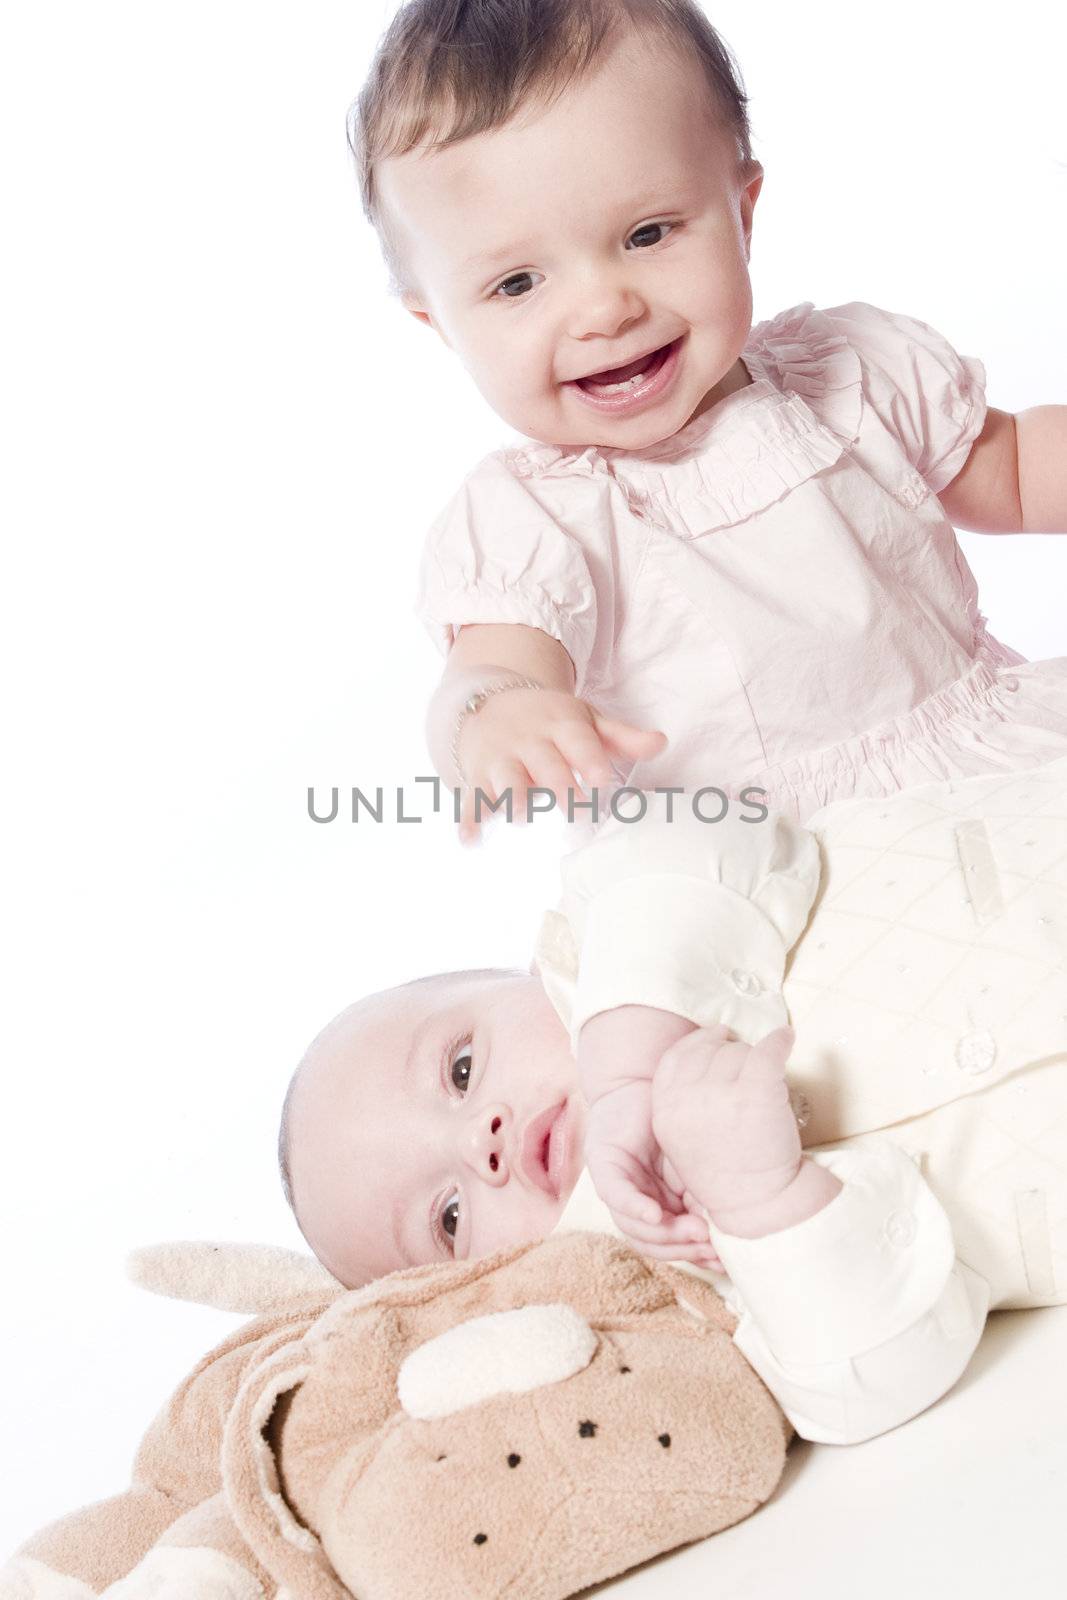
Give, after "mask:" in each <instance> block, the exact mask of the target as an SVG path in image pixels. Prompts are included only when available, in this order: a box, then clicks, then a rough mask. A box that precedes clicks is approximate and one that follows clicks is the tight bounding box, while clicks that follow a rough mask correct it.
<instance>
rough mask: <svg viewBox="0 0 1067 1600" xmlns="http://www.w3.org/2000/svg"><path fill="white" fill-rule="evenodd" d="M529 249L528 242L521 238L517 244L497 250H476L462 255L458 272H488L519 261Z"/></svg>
mask: <svg viewBox="0 0 1067 1600" xmlns="http://www.w3.org/2000/svg"><path fill="white" fill-rule="evenodd" d="M530 249H531V246H530V244H529V243H528V242H527V241H526V240H523V241H521V242H520V243H518V244H509V245H503V246H502V247H501V248H500V249H498V250H493V249H489V250H476V251H475V252H474V253H473V255H469V256H466V257H464V259H463V260H462V261H461V262H460V264H459V271H460V272H474V271H476V270H480V271H483V272H490V271H492V270H493V268H495V267H506V266H507V265H508V264H509V263H510V262H513V261H521V260H522V258H523V256H524V255H526V254H528V253H529V251H530Z"/></svg>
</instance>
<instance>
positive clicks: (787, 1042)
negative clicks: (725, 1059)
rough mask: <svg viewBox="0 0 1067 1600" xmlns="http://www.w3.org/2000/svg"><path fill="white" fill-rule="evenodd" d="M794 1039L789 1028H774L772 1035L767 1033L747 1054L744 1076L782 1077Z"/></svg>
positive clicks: (794, 1035)
mask: <svg viewBox="0 0 1067 1600" xmlns="http://www.w3.org/2000/svg"><path fill="white" fill-rule="evenodd" d="M795 1038H796V1034H795V1033H794V1031H793V1029H792V1028H790V1027H784V1028H775V1029H774V1031H773V1032H772V1033H768V1034H767V1035H766V1037H765V1038H763V1039H761V1040H760V1041H759V1043H758V1044H755V1045H753V1046H752V1049H751V1050H750V1051H749V1052H748V1056H747V1059H746V1061H745V1076H746V1077H753V1078H755V1077H770V1078H780V1077H782V1076H783V1075H784V1073H785V1066H786V1062H787V1061H788V1060H789V1054H790V1051H791V1050H792V1048H793V1041H794V1039H795Z"/></svg>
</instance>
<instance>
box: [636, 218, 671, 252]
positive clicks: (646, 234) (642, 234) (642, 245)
mask: <svg viewBox="0 0 1067 1600" xmlns="http://www.w3.org/2000/svg"><path fill="white" fill-rule="evenodd" d="M671 226H672V224H671V223H669V222H643V223H642V224H641V226H640V227H639V228H635V229H634V231H633V233H631V235H630V239H629V242H630V244H633V243H634V241H635V240H638V241H639V243H638V245H637V248H638V249H639V250H646V249H647V248H648V247H649V245H653V244H659V242H660V240H661V239H662V238H664V237H665V236H666V234H667V231H668V230H669V229H670V227H671Z"/></svg>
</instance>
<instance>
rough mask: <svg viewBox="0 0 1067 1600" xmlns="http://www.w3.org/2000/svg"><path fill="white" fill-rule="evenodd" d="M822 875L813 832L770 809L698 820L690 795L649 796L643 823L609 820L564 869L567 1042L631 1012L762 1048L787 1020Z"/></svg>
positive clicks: (569, 857) (567, 859)
mask: <svg viewBox="0 0 1067 1600" xmlns="http://www.w3.org/2000/svg"><path fill="white" fill-rule="evenodd" d="M668 817H669V818H670V820H668ZM821 873H822V863H821V856H820V852H819V845H818V841H817V839H816V838H815V835H814V834H812V833H810V832H808V831H807V830H806V829H805V828H801V827H799V826H798V825H797V824H795V823H793V822H791V821H789V820H788V819H787V818H785V817H780V816H776V815H774V814H773V813H772V814H770V815H766V816H764V818H763V819H762V820H756V821H753V820H751V819H750V818H746V816H745V814H744V812H743V811H739V810H737V809H735V808H731V809H730V811H729V812H728V813H727V815H726V816H725V817H724V818H723V819H722V820H721V821H720V822H710V821H703V820H701V819H700V817H699V816H698V815H697V814H696V812H695V811H694V809H693V807H692V805H691V804H690V803H689V802H688V798H687V797H675V799H674V802H673V806H672V805H671V800H670V798H669V797H668V796H666V795H665V794H653V795H650V796H648V810H647V812H646V813H645V814H644V815H643V817H642V820H640V821H634V822H629V823H625V822H622V821H620V820H618V819H613V820H612V821H610V822H608V823H606V824H605V825H604V826H603V827H602V828H601V830H600V832H599V833H598V834H597V835H596V836H595V837H594V839H593V840H592V842H591V843H590V844H587V845H585V846H584V847H583V848H581V849H580V850H577V851H575V852H574V854H573V855H571V856H568V857H567V858H566V859H565V860H564V862H563V867H562V875H563V887H564V895H563V902H562V911H563V915H564V916H565V918H566V920H567V922H568V923H569V925H570V927H571V930H572V932H573V935H574V940H575V944H576V946H577V948H578V949H579V951H580V957H579V962H578V970H577V978H576V985H575V991H574V1001H573V1009H572V1014H571V1016H570V1019H569V1022H570V1028H571V1037H572V1039H573V1040H574V1041H575V1042H577V1039H578V1035H579V1033H580V1032H581V1029H582V1026H583V1024H584V1023H585V1022H587V1021H588V1020H589V1018H590V1017H592V1016H595V1015H596V1014H597V1013H598V1012H600V1011H610V1010H613V1009H614V1008H615V1007H616V1006H623V1005H646V1006H654V1007H656V1008H657V1009H659V1010H662V1011H671V1012H673V1013H674V1014H675V1015H677V1016H684V1017H687V1018H688V1019H689V1021H690V1022H693V1023H695V1024H696V1025H697V1026H698V1027H707V1026H709V1025H711V1024H712V1023H716V1022H722V1023H725V1024H727V1025H728V1026H729V1027H731V1028H732V1029H734V1031H735V1032H736V1033H737V1034H738V1036H739V1037H741V1038H743V1039H745V1040H746V1041H748V1042H749V1043H755V1042H756V1041H757V1040H759V1039H762V1038H763V1037H764V1036H765V1035H766V1034H767V1033H768V1032H770V1030H771V1029H772V1028H775V1027H778V1026H780V1025H781V1024H782V1023H784V1022H787V1021H788V1020H789V1019H788V1015H787V1012H786V1005H785V999H784V997H783V994H782V980H783V977H784V974H785V967H786V962H787V960H788V957H789V952H790V950H791V949H792V947H793V945H794V944H795V943H796V941H797V939H799V937H800V935H801V933H802V932H803V931H804V927H805V924H806V922H807V919H808V913H809V911H810V909H811V905H812V902H813V900H814V898H815V895H816V893H817V891H818V887H819V881H820V878H821Z"/></svg>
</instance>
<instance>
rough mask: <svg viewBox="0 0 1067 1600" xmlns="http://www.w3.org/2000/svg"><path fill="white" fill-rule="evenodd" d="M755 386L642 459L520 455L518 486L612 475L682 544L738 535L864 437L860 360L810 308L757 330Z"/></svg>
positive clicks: (748, 352)
mask: <svg viewBox="0 0 1067 1600" xmlns="http://www.w3.org/2000/svg"><path fill="white" fill-rule="evenodd" d="M742 360H743V361H744V363H745V366H746V367H747V368H748V371H749V373H750V374H751V377H752V382H751V384H749V385H748V386H747V387H746V388H744V389H738V390H735V392H734V393H733V394H730V395H727V396H726V398H725V399H724V400H720V401H719V403H718V405H715V406H713V407H712V408H711V409H710V410H709V411H707V412H705V413H704V414H703V415H702V416H699V417H694V418H693V420H692V421H691V422H689V423H687V424H686V426H685V427H684V428H682V429H680V430H679V432H678V433H675V434H672V436H671V437H670V438H669V439H664V440H663V441H662V442H661V443H659V444H655V445H650V446H648V447H647V448H646V449H645V450H642V451H641V452H640V453H639V454H635V453H633V452H631V451H623V450H615V449H611V448H609V447H606V446H603V447H598V446H595V445H590V446H588V447H586V448H585V449H584V450H581V451H568V450H565V449H563V448H561V447H560V446H558V445H538V444H532V443H531V444H530V445H528V446H519V447H516V448H514V449H512V450H509V451H508V452H507V455H508V461H509V464H510V465H511V467H512V469H513V470H514V471H515V472H516V473H518V475H519V476H522V477H525V476H530V477H536V476H540V475H542V474H555V473H564V474H573V473H579V474H584V473H596V472H606V473H610V474H611V476H612V477H613V478H614V479H615V481H616V482H617V483H618V484H619V485H620V486H621V487H622V489H623V491H624V493H625V494H626V497H627V500H628V502H629V504H630V505H631V506H632V507H633V509H634V510H635V511H636V512H637V513H638V514H639V515H640V516H641V517H642V518H643V519H644V520H645V521H647V522H651V523H655V524H656V525H657V526H659V527H662V528H664V529H665V530H667V531H668V532H670V533H673V534H675V535H677V536H679V537H680V538H683V539H692V538H698V537H699V536H700V535H702V534H706V533H713V532H714V531H715V530H716V529H717V528H725V527H731V526H735V525H736V524H737V523H739V522H743V521H745V519H746V518H747V517H751V516H754V515H756V513H757V512H760V511H764V510H766V508H767V507H768V506H770V505H773V504H774V502H775V501H777V500H781V499H782V498H783V496H785V495H787V494H788V493H789V491H790V490H791V489H795V488H796V487H797V485H798V484H801V483H805V482H806V481H807V480H808V479H809V478H812V477H814V476H815V474H816V473H817V472H821V471H823V470H824V469H825V468H826V467H831V466H833V465H834V463H835V462H836V461H838V460H839V459H840V457H841V455H842V453H843V451H844V450H845V448H846V447H847V446H848V445H850V444H851V443H852V442H853V441H854V440H855V439H856V437H857V435H858V433H859V425H860V417H861V415H862V411H863V391H862V369H861V365H860V359H859V356H858V355H857V354H856V351H855V350H854V349H853V348H852V346H851V345H850V344H849V343H848V340H847V339H846V338H845V337H844V336H843V335H842V334H841V333H840V332H838V330H837V329H836V328H835V327H834V325H833V323H832V322H831V320H830V318H829V317H828V316H827V315H826V314H825V313H824V312H822V311H817V310H816V309H815V308H814V306H812V305H811V304H810V302H808V303H805V304H804V305H800V306H794V307H793V308H792V309H791V310H789V311H783V312H781V313H779V315H778V316H776V317H772V318H770V319H769V320H768V321H766V322H761V323H759V324H757V326H756V327H755V328H753V330H752V332H751V334H750V335H749V340H748V343H747V344H746V346H745V349H744V351H743V353H742Z"/></svg>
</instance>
